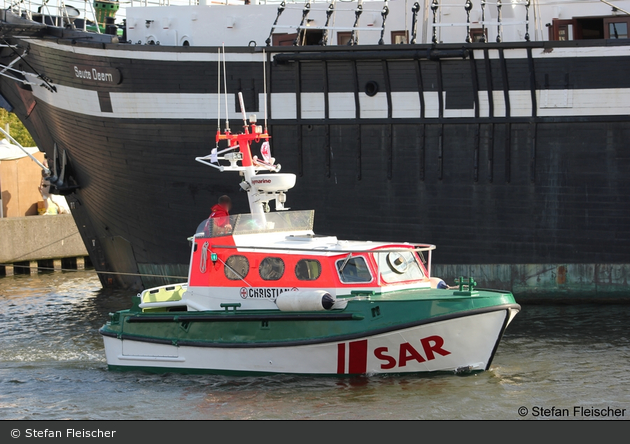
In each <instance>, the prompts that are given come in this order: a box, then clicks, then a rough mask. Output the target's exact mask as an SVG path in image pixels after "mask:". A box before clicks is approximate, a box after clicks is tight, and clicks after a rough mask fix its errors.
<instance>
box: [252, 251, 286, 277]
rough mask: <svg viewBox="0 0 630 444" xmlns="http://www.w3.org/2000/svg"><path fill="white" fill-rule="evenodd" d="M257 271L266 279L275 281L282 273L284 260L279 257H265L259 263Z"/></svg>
mask: <svg viewBox="0 0 630 444" xmlns="http://www.w3.org/2000/svg"><path fill="white" fill-rule="evenodd" d="M258 272H259V273H260V277H261V278H263V279H264V280H266V281H277V280H278V279H280V278H281V277H282V275H283V274H284V261H283V260H282V259H280V258H279V257H266V258H264V259H263V260H262V262H261V263H260V267H258Z"/></svg>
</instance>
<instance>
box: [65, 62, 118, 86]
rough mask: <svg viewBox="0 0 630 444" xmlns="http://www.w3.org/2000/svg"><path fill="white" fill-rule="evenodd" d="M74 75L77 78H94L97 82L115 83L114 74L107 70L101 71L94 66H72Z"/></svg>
mask: <svg viewBox="0 0 630 444" xmlns="http://www.w3.org/2000/svg"><path fill="white" fill-rule="evenodd" d="M74 75H75V77H77V78H79V79H84V80H96V81H97V82H108V83H115V82H114V76H113V75H112V74H111V73H109V72H101V71H98V70H97V69H96V68H91V69H90V68H83V67H78V66H75V67H74Z"/></svg>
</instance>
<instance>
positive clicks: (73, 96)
mask: <svg viewBox="0 0 630 444" xmlns="http://www.w3.org/2000/svg"><path fill="white" fill-rule="evenodd" d="M33 91H34V95H35V97H36V98H37V99H39V100H42V101H44V102H45V103H47V104H49V105H51V106H53V107H55V108H59V109H62V110H73V111H74V112H76V113H79V114H84V115H89V116H96V117H101V118H119V119H216V118H217V100H218V95H217V94H183V93H182V94H170V93H162V94H160V93H116V92H112V93H110V99H111V107H112V111H113V112H104V111H102V110H101V106H100V103H99V98H98V93H97V92H96V91H91V90H87V89H80V88H73V87H69V86H62V85H57V92H56V93H53V92H50V91H48V90H47V89H44V88H39V87H35V88H34V90H33ZM492 93H493V102H494V117H505V116H506V109H505V97H504V94H503V91H493V92H492ZM363 96H365V95H364V94H363V95H361V96H360V100H359V106H360V109H359V117H360V118H362V119H374V118H381V119H385V118H387V98H386V95H385V94H384V93H379V94H377V95H376V96H375V97H367V96H365V98H362V97H363ZM301 97H302V101H301V114H302V119H322V118H324V117H325V116H324V93H304V94H302V96H301ZM423 97H424V105H425V110H424V116H425V118H429V119H430V118H437V117H438V116H439V100H438V93H437V92H432V91H427V92H424V93H423ZM443 97H444V101H443V103H446V93H443ZM509 98H510V115H511V116H513V117H528V116H531V115H532V100H531V93H530V92H529V91H510V92H509ZM223 100H224V98H223V97H221V102H222V103H223ZM328 100H329V118H330V119H354V118H356V108H355V102H354V94H353V93H330V94H329V95H328ZM536 102H537V110H536V113H537V115H538V116H543V117H564V116H614V115H627V114H629V111H630V107H629V105H628V104H629V103H630V88H609V89H577V90H538V91H536ZM235 103H236V96H235V95H234V94H228V109H229V110H230V115H229V118H230V119H233V120H240V119H241V114H240V113H237V112H235V111H233V110H234V109H235ZM258 103H259V104H262V103H264V97H263V95H262V94H260V95H259V100H258ZM392 105H393V110H392V117H393V118H394V119H399V118H419V117H420V115H421V112H420V111H421V107H420V99H419V96H418V93H417V92H393V93H392ZM260 107H261V109H258V110H247V111H248V112H256V113H258V114H259V118H261V117H262V115H261V113H262V112H263V110H262V105H261V106H260ZM270 108H271V109H270V117H271V118H273V119H276V120H283V119H288V120H291V119H296V118H297V100H296V94H294V93H273V94H271V101H270ZM224 109H225V107H224V105H221V110H222V111H223V110H224ZM489 110H490V107H489V100H488V94H487V92H485V91H480V92H479V116H480V117H490V116H489ZM443 115H444V117H445V118H461V117H474V116H475V110H474V109H445V110H444V111H443ZM221 117H222V118H224V116H223V115H222V116H221Z"/></svg>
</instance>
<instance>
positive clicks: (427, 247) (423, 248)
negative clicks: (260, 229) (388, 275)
mask: <svg viewBox="0 0 630 444" xmlns="http://www.w3.org/2000/svg"><path fill="white" fill-rule="evenodd" d="M392 243H395V242H392ZM409 247H413V248H404V247H396V248H378V246H377V247H375V248H372V249H369V250H368V249H359V248H353V249H343V250H337V249H325V250H324V249H317V248H295V247H268V246H263V245H254V246H247V245H211V246H210V248H217V249H232V250H272V251H301V252H305V251H309V252H318V253H321V252H325V253H335V254H337V253H338V254H347V253H398V252H401V251H417V252H420V251H432V250H435V249H436V246H435V245H431V244H409Z"/></svg>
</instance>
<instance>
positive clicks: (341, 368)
mask: <svg viewBox="0 0 630 444" xmlns="http://www.w3.org/2000/svg"><path fill="white" fill-rule="evenodd" d="M345 367H346V344H345V343H342V344H337V374H338V375H343V374H344V373H345V370H346V369H345Z"/></svg>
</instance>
